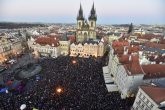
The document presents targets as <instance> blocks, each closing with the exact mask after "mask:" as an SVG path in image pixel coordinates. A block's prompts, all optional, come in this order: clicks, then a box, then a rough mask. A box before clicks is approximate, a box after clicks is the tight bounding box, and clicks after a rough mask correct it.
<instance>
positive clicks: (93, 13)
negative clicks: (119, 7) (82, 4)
mask: <svg viewBox="0 0 165 110" xmlns="http://www.w3.org/2000/svg"><path fill="white" fill-rule="evenodd" d="M88 19H89V20H95V21H96V20H97V15H96V10H95V7H94V2H93V5H92V9H91V12H90V15H89V17H88Z"/></svg>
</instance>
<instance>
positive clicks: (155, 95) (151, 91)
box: [140, 86, 165, 105]
mask: <svg viewBox="0 0 165 110" xmlns="http://www.w3.org/2000/svg"><path fill="white" fill-rule="evenodd" d="M140 88H141V89H142V90H143V91H144V92H145V93H146V94H147V95H148V96H149V97H150V98H151V99H152V100H153V101H154V102H156V103H157V104H158V105H159V104H160V103H161V102H163V101H165V88H161V87H156V86H140Z"/></svg>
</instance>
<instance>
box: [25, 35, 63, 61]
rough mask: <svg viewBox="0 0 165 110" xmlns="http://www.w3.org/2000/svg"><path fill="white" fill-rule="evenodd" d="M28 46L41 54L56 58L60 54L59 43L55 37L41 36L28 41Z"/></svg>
mask: <svg viewBox="0 0 165 110" xmlns="http://www.w3.org/2000/svg"><path fill="white" fill-rule="evenodd" d="M28 45H29V48H30V49H31V50H34V52H38V53H39V54H40V55H41V56H49V57H54V58H57V57H58V56H59V55H60V44H59V41H58V39H57V38H56V37H49V36H41V37H38V38H36V39H31V40H29V41H28Z"/></svg>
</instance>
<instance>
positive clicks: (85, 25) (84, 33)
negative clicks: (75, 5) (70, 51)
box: [76, 3, 97, 42]
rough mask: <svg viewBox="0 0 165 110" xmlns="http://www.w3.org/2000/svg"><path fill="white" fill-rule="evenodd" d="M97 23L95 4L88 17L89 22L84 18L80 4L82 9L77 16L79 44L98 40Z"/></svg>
mask: <svg viewBox="0 0 165 110" xmlns="http://www.w3.org/2000/svg"><path fill="white" fill-rule="evenodd" d="M96 21H97V15H96V10H95V7H94V3H93V6H92V9H91V12H90V15H89V17H88V21H87V20H86V19H85V18H84V15H83V9H82V6H81V4H80V9H79V12H78V15H77V32H76V40H77V42H84V41H88V40H90V39H93V40H95V39H96Z"/></svg>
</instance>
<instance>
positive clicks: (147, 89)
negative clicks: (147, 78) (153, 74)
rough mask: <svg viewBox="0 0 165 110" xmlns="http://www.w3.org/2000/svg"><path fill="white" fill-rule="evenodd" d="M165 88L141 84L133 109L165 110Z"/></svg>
mask: <svg viewBox="0 0 165 110" xmlns="http://www.w3.org/2000/svg"><path fill="white" fill-rule="evenodd" d="M164 93H165V88H161V87H157V86H152V85H146V86H140V87H139V91H138V93H137V95H136V99H135V101H134V104H133V107H132V110H164V109H165V94H164Z"/></svg>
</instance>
